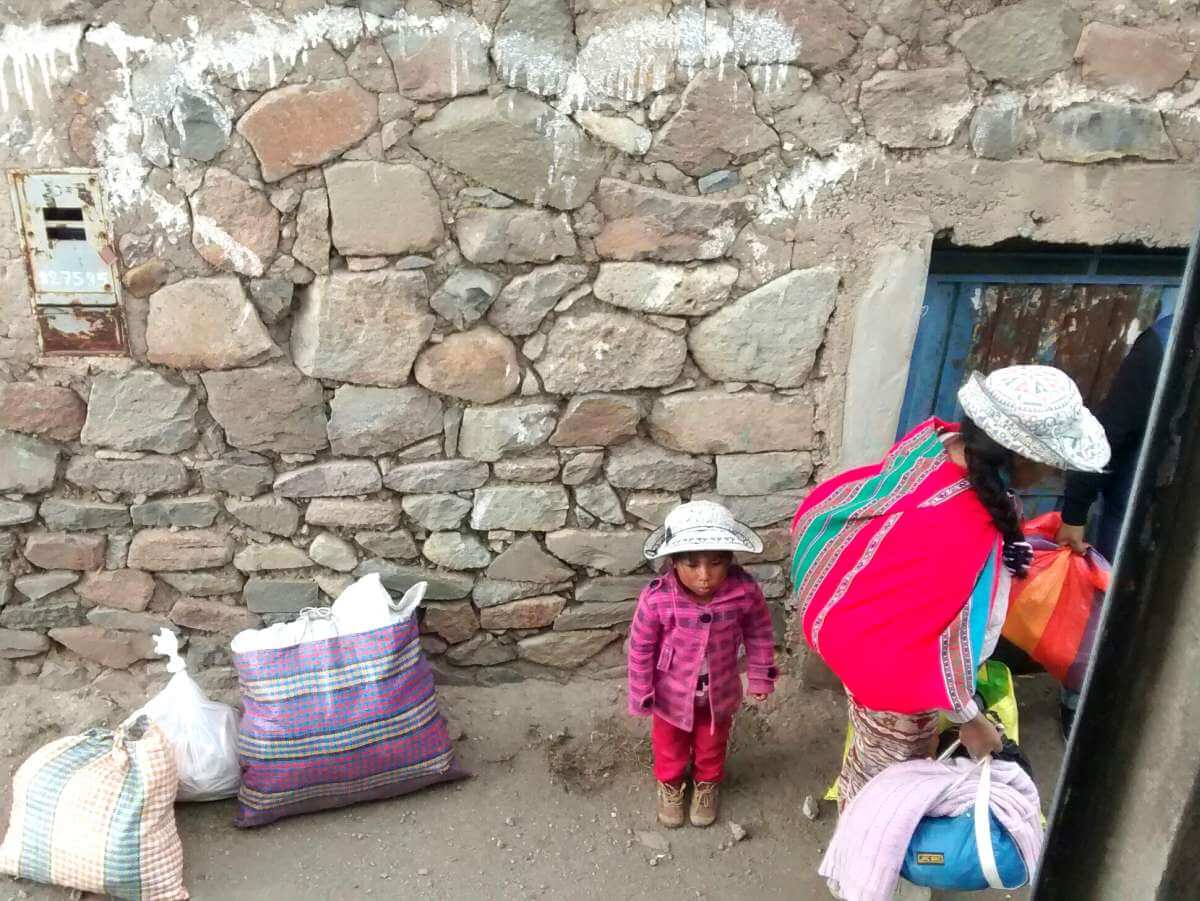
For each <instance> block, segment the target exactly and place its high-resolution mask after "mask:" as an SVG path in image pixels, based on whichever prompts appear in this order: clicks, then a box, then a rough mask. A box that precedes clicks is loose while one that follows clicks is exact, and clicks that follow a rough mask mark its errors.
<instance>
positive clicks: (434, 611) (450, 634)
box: [421, 601, 479, 644]
mask: <svg viewBox="0 0 1200 901" xmlns="http://www.w3.org/2000/svg"><path fill="white" fill-rule="evenodd" d="M422 606H423V607H424V609H425V620H424V623H423V624H422V626H421V628H422V631H425V632H434V633H436V634H438V635H440V636H442V638H444V639H446V641H448V642H450V644H458V643H459V642H460V641H466V640H467V639H468V638H470V637H471V636H472V635H474V634H475V633H476V632H477V631H478V630H479V617H478V615H476V613H475V608H474V607H472V606H471V603H470V602H469V601H451V602H447V603H439V602H436V601H429V602H426V603H425V604H423V605H422Z"/></svg>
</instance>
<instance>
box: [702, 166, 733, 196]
mask: <svg viewBox="0 0 1200 901" xmlns="http://www.w3.org/2000/svg"><path fill="white" fill-rule="evenodd" d="M738 180H739V177H738V174H737V172H736V171H734V170H733V169H718V170H717V171H716V172H710V173H709V174H708V175H705V176H704V177H702V178H700V179H699V180H697V182H696V187H697V188H699V189H700V193H701V194H718V193H720V192H721V191H728V190H730V189H732V188H736V187H737V184H738Z"/></svg>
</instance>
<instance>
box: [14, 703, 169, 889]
mask: <svg viewBox="0 0 1200 901" xmlns="http://www.w3.org/2000/svg"><path fill="white" fill-rule="evenodd" d="M178 781H179V777H178V775H177V773H176V770H175V752H174V750H173V749H172V748H171V744H170V742H169V741H168V740H167V737H166V735H164V734H163V731H162V730H161V729H160V728H159V727H158V726H156V725H155V724H154V723H152V722H151V721H150V720H149V719H148V718H147V717H145V716H135V717H131V718H130V719H129V720H127V721H126V722H125V723H124V724H123V725H122V726H121V727H120V728H119V729H117V730H116V731H115V732H113V731H111V730H108V729H89V730H88V731H87V732H84V733H83V734H82V735H72V736H70V737H69V738H60V739H59V740H58V741H55V742H51V743H50V744H48V745H46V746H45V747H43V748H40V749H39V750H37V751H35V752H34V753H33V755H32V756H31V757H30V758H29V759H28V760H26V761H25V762H24V763H23V764H21V766H20V768H19V769H18V770H17V773H16V776H15V777H14V778H13V803H12V817H11V818H10V820H9V824H8V834H7V835H5V837H4V844H3V845H0V872H3V873H7V874H9V875H10V876H16V877H18V878H20V879H31V880H33V881H34V882H42V883H46V884H49V885H61V886H66V887H68V888H76V889H81V890H83V891H85V892H96V893H98V894H102V895H111V896H112V897H114V898H126V899H130V901H178V899H183V898H187V897H188V893H187V890H186V889H185V888H184V887H183V847H182V846H181V845H180V843H179V833H178V832H177V831H176V829H175V808H174V805H175V789H176V786H177V785H178Z"/></svg>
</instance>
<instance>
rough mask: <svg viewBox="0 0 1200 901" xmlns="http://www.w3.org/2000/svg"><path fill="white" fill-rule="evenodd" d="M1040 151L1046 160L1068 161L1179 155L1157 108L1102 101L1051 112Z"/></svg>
mask: <svg viewBox="0 0 1200 901" xmlns="http://www.w3.org/2000/svg"><path fill="white" fill-rule="evenodd" d="M1038 153H1039V154H1040V155H1041V157H1042V159H1044V160H1060V161H1062V162H1067V163H1097V162H1100V161H1102V160H1115V159H1121V158H1122V157H1131V156H1132V157H1141V158H1142V159H1147V160H1173V159H1177V158H1178V157H1179V153H1178V152H1177V151H1176V150H1175V146H1174V145H1173V144H1172V143H1171V139H1170V138H1169V137H1168V136H1167V131H1166V128H1164V126H1163V120H1162V114H1161V113H1160V112H1159V111H1158V110H1156V109H1153V108H1152V107H1148V106H1128V105H1125V104H1120V103H1105V102H1101V101H1096V102H1094V103H1075V104H1072V105H1071V106H1068V107H1066V108H1065V109H1061V110H1059V111H1058V112H1056V113H1055V114H1054V115H1053V116H1051V117H1050V120H1049V122H1047V123H1046V124H1045V126H1044V128H1043V129H1042V134H1041V142H1040V143H1039V144H1038Z"/></svg>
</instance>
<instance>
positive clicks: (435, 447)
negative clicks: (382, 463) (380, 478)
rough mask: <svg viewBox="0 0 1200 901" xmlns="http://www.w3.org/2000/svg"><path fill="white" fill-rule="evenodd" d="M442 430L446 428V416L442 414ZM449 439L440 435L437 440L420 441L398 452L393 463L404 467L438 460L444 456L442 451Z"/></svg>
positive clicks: (393, 458)
mask: <svg viewBox="0 0 1200 901" xmlns="http://www.w3.org/2000/svg"><path fill="white" fill-rule="evenodd" d="M442 428H443V429H445V428H446V415H445V414H444V413H443V414H442ZM446 441H447V438H446V436H445V435H438V436H437V437H435V438H426V439H425V440H424V441H418V442H417V443H416V444H414V445H412V446H411V447H406V448H404V449H403V450H400V451H397V452H396V455H395V456H394V457H392V462H393V463H394V464H395V465H396V466H403V465H404V464H406V463H421V462H424V461H425V460H436V459H438V458H439V457H441V456H442V449H443V447H444V446H445V444H446Z"/></svg>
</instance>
